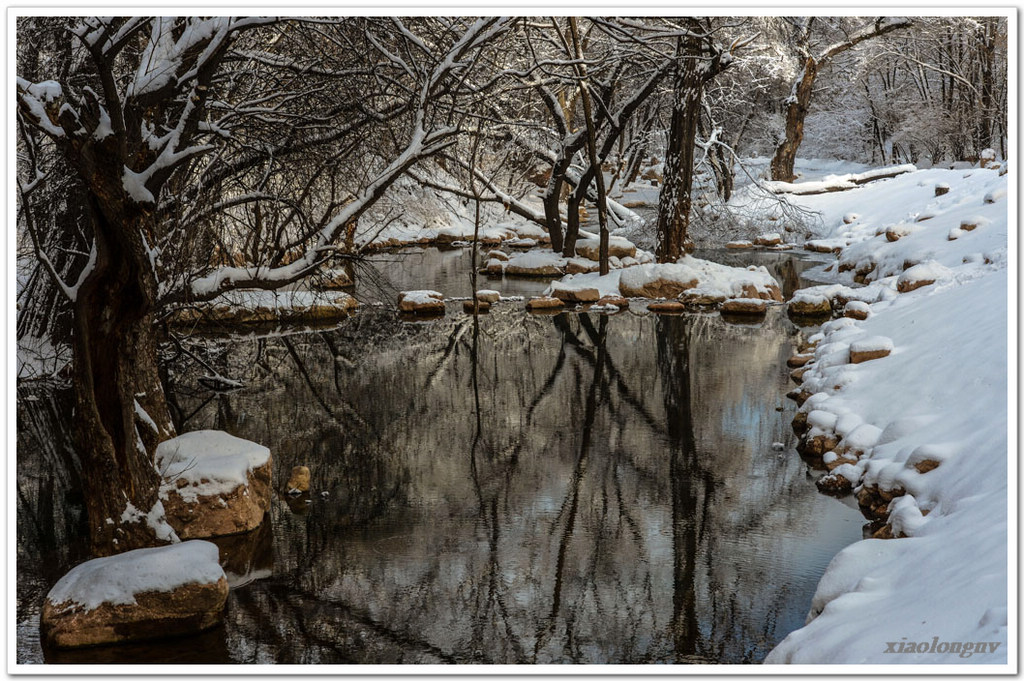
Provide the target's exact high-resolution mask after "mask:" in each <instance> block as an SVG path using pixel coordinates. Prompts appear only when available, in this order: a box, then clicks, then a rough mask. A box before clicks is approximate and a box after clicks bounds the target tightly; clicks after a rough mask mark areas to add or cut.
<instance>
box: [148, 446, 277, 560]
mask: <svg viewBox="0 0 1024 681" xmlns="http://www.w3.org/2000/svg"><path fill="white" fill-rule="evenodd" d="M272 463H273V459H272V458H268V459H267V462H266V463H265V464H263V465H262V466H259V467H257V468H254V469H252V470H251V471H249V474H248V484H245V485H239V486H238V487H236V488H235V489H234V490H232V491H231V492H229V493H228V494H213V495H208V496H207V495H198V496H197V497H196V499H195V501H185V500H184V499H182V497H181V495H180V494H179V492H178V490H177V489H174V488H170V489H168V488H165V491H166V493H167V498H166V499H164V500H163V504H164V512H165V513H166V515H167V522H168V524H169V525H170V526H171V527H173V528H174V531H175V532H176V533H177V534H178V537H179V538H180V539H182V540H185V539H203V538H205V537H217V536H220V535H225V534H237V533H239V532H248V531H249V530H253V529H256V528H257V527H259V525H260V523H262V522H263V514H264V513H265V512H266V511H267V510H269V509H270V483H271V464H272Z"/></svg>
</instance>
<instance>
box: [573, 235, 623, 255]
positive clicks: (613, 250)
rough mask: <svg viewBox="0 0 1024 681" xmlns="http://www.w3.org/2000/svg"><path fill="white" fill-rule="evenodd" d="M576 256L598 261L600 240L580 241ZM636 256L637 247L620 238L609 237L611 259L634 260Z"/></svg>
mask: <svg viewBox="0 0 1024 681" xmlns="http://www.w3.org/2000/svg"><path fill="white" fill-rule="evenodd" d="M576 254H577V255H581V256H583V257H584V258H587V259H588V260H597V259H598V258H599V257H600V254H601V242H600V240H599V239H580V240H579V241H577V242H576ZM635 255H636V246H635V245H634V244H632V243H630V242H629V241H627V240H626V239H623V238H622V237H619V236H613V237H609V239H608V257H609V258H632V257H634V256H635Z"/></svg>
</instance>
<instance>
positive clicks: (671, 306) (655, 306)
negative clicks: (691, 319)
mask: <svg viewBox="0 0 1024 681" xmlns="http://www.w3.org/2000/svg"><path fill="white" fill-rule="evenodd" d="M647 309H648V310H650V311H651V312H657V313H659V314H664V313H680V312H686V306H685V305H683V304H682V303H680V302H679V301H676V300H666V301H659V302H656V303H648V305H647Z"/></svg>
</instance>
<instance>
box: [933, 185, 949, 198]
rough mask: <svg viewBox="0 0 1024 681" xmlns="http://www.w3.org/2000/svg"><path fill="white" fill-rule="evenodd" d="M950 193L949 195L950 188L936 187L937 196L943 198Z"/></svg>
mask: <svg viewBox="0 0 1024 681" xmlns="http://www.w3.org/2000/svg"><path fill="white" fill-rule="evenodd" d="M948 193H949V187H944V186H942V185H935V196H942V195H944V194H948Z"/></svg>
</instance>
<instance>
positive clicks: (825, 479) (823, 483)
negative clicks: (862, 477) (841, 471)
mask: <svg viewBox="0 0 1024 681" xmlns="http://www.w3.org/2000/svg"><path fill="white" fill-rule="evenodd" d="M815 485H816V486H817V488H818V491H819V492H821V493H822V494H828V495H830V496H836V497H843V496H846V495H847V494H849V493H850V492H852V491H853V483H851V482H850V481H849V480H847V479H846V477H845V476H843V475H836V474H834V473H829V474H828V475H823V476H822V477H820V478H818V480H817V481H816V482H815Z"/></svg>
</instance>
